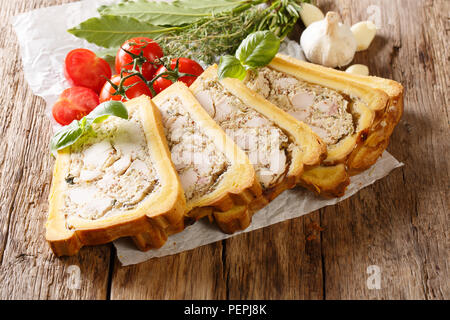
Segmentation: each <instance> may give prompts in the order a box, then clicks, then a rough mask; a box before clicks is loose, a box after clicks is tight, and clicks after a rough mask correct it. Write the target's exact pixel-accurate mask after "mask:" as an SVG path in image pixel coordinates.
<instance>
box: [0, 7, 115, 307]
mask: <svg viewBox="0 0 450 320" xmlns="http://www.w3.org/2000/svg"><path fill="white" fill-rule="evenodd" d="M62 2H64V1H17V0H16V1H1V2H0V16H1V17H2V19H1V21H0V29H1V33H2V37H1V38H0V78H1V79H3V80H2V85H1V86H0V105H1V107H2V112H1V113H0V133H1V136H0V186H1V187H0V212H1V215H0V226H1V231H0V263H1V265H0V299H106V298H107V289H108V273H109V272H108V271H109V262H110V253H111V249H110V246H102V247H96V248H86V249H83V250H82V252H81V254H80V255H79V256H77V257H72V258H65V259H57V258H55V257H54V256H53V254H52V253H51V251H50V249H49V247H48V245H47V243H46V242H45V239H44V234H45V232H44V222H45V220H46V215H47V208H48V204H47V197H48V193H49V186H50V180H51V171H52V167H53V159H51V157H50V154H49V152H48V141H49V139H50V135H51V128H50V121H49V120H48V118H47V117H46V115H45V114H44V108H45V104H44V101H43V100H42V99H40V98H38V97H36V96H34V95H33V94H32V92H31V90H29V88H28V86H27V84H26V82H25V80H24V78H23V73H22V71H21V70H22V66H21V59H20V55H19V48H18V44H17V38H16V36H15V34H14V31H13V30H12V27H11V25H10V24H8V19H9V18H10V17H12V16H14V15H16V14H18V13H20V12H24V11H28V10H31V9H35V8H37V7H45V6H49V5H53V4H57V3H62ZM65 2H67V1H65ZM50 81H51V80H50ZM77 268H79V269H77ZM77 274H79V275H80V282H77V281H76V278H75V277H76V275H77Z"/></svg>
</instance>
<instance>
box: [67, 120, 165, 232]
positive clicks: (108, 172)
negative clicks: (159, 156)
mask: <svg viewBox="0 0 450 320" xmlns="http://www.w3.org/2000/svg"><path fill="white" fill-rule="evenodd" d="M129 117H130V119H129V120H124V119H120V118H117V117H110V118H108V119H107V120H106V121H104V122H103V123H102V124H101V125H98V124H94V126H97V127H96V128H95V133H93V134H91V135H88V136H86V137H85V138H82V139H81V140H80V141H78V142H77V143H76V144H74V145H73V146H71V147H70V167H69V173H68V175H67V176H66V183H65V184H64V187H65V188H66V190H65V192H64V194H65V199H64V209H63V210H64V212H65V214H66V218H70V217H72V216H74V217H75V216H77V217H79V218H83V219H89V220H97V219H100V218H103V217H109V216H111V215H114V214H120V213H124V212H125V211H127V210H130V209H133V208H134V207H136V205H137V204H139V203H140V202H141V201H143V200H144V199H145V198H146V197H147V195H149V194H150V193H151V192H153V191H154V190H155V189H156V188H158V186H159V183H158V177H157V175H156V173H155V170H154V168H153V165H152V160H151V157H150V155H149V150H148V145H147V142H146V140H145V135H144V130H143V128H142V124H141V120H140V118H139V115H138V112H134V113H130V114H129ZM69 220H70V219H69ZM69 227H70V226H69Z"/></svg>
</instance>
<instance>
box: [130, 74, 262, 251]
mask: <svg viewBox="0 0 450 320" xmlns="http://www.w3.org/2000/svg"><path fill="white" fill-rule="evenodd" d="M153 102H154V103H155V105H156V106H157V107H158V108H159V110H160V112H161V115H162V119H163V126H164V132H165V135H166V138H167V141H168V145H169V150H170V151H171V156H172V161H173V163H174V165H175V168H176V169H177V171H178V175H179V176H180V179H181V184H182V186H183V189H184V192H185V196H186V215H187V217H189V218H192V219H195V220H198V219H200V218H202V217H205V216H211V215H212V214H213V212H214V211H228V210H230V209H232V208H235V207H239V208H240V209H241V210H240V211H239V212H236V213H235V214H234V215H233V216H231V215H230V216H229V217H228V218H229V219H228V220H227V222H226V223H225V225H226V224H231V225H235V224H238V225H241V226H242V227H243V228H246V227H247V226H248V224H249V223H250V222H249V217H248V215H247V211H246V207H247V205H248V204H249V203H251V202H253V201H255V200H256V199H257V198H259V197H261V192H262V190H261V187H260V185H259V183H258V181H257V179H256V175H255V170H254V168H253V166H252V164H251V163H250V161H249V159H248V157H247V156H246V154H245V153H244V152H243V151H242V150H240V149H239V148H238V147H237V145H236V144H235V143H234V142H233V140H232V139H230V138H229V137H228V136H227V135H226V134H225V132H223V130H222V129H221V128H220V127H219V126H218V125H217V123H216V122H215V121H214V120H213V119H211V117H210V116H209V115H208V113H207V112H206V111H205V110H204V109H203V108H202V107H201V105H200V104H199V103H198V101H197V100H196V99H195V97H194V96H193V94H192V93H191V91H189V89H188V87H186V85H184V83H182V82H177V83H175V84H173V85H172V86H170V87H169V88H167V89H166V90H164V91H163V92H161V93H160V94H158V95H157V96H156V97H155V98H154V99H153ZM221 226H222V224H220V223H219V227H221ZM145 236H146V235H145V234H142V235H139V236H137V237H134V241H135V242H137V243H142V244H145V242H146V240H145Z"/></svg>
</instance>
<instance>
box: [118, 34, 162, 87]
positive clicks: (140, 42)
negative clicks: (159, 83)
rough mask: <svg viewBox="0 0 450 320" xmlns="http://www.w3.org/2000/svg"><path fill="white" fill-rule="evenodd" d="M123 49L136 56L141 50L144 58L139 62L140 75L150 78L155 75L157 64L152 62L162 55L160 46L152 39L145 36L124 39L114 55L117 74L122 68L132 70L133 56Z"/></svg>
mask: <svg viewBox="0 0 450 320" xmlns="http://www.w3.org/2000/svg"><path fill="white" fill-rule="evenodd" d="M122 49H124V50H122ZM125 50H126V51H129V52H131V53H132V54H134V55H137V56H139V55H140V54H141V52H142V56H143V58H144V59H145V60H146V61H145V62H144V61H142V62H141V63H142V67H141V68H142V75H143V76H144V78H145V79H147V80H151V79H152V78H153V76H154V75H155V72H156V69H158V66H155V65H154V64H153V62H154V61H155V60H157V59H159V58H161V57H162V56H163V55H164V54H163V51H162V49H161V47H160V46H159V45H158V44H157V43H156V42H155V41H153V40H152V39H150V38H145V37H137V38H132V39H129V40H127V41H125V43H124V44H123V45H122V47H121V48H119V51H117V55H116V71H117V73H119V74H120V72H121V71H122V69H124V68H125V69H126V70H132V68H133V56H132V55H130V54H129V53H127V52H126V51H125Z"/></svg>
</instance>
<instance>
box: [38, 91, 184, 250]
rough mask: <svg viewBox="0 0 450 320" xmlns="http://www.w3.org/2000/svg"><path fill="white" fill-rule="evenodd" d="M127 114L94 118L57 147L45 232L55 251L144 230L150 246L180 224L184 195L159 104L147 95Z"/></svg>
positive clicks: (135, 101)
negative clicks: (87, 129) (86, 130)
mask: <svg viewBox="0 0 450 320" xmlns="http://www.w3.org/2000/svg"><path fill="white" fill-rule="evenodd" d="M126 107H127V109H128V114H129V119H128V120H124V119H121V118H117V117H109V118H108V119H106V120H105V121H104V122H102V123H98V124H93V126H94V129H95V134H91V135H89V136H87V137H83V138H82V139H81V141H77V142H76V143H75V144H74V145H72V146H70V147H68V148H66V149H64V150H62V151H59V152H58V155H57V157H56V163H55V168H54V173H53V181H52V187H51V191H50V197H49V202H50V205H49V216H48V220H47V223H46V239H47V241H48V243H49V244H50V247H51V249H52V250H53V252H54V253H55V254H56V255H57V256H62V255H68V256H70V255H74V254H76V253H77V252H78V251H79V249H80V248H81V247H82V246H85V245H97V244H104V243H107V242H110V241H112V240H115V239H117V238H120V237H125V236H133V235H136V234H138V233H142V232H146V233H148V234H149V235H150V236H149V243H150V245H151V246H153V247H160V246H162V245H163V244H164V242H165V241H166V239H167V236H168V235H169V234H170V233H172V232H175V231H176V230H180V229H181V228H183V223H184V222H183V217H184V210H185V203H186V202H185V198H184V193H183V189H182V187H181V183H180V181H179V178H178V176H177V174H176V171H175V168H174V166H173V164H172V162H171V161H170V153H169V150H168V147H167V143H166V140H165V138H164V131H163V127H162V123H161V119H160V115H159V112H158V111H157V109H156V107H155V106H154V105H153V103H152V102H151V100H150V99H149V98H147V97H145V96H142V97H140V98H136V99H133V100H130V101H129V102H127V103H126Z"/></svg>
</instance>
